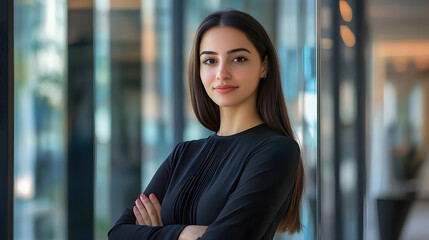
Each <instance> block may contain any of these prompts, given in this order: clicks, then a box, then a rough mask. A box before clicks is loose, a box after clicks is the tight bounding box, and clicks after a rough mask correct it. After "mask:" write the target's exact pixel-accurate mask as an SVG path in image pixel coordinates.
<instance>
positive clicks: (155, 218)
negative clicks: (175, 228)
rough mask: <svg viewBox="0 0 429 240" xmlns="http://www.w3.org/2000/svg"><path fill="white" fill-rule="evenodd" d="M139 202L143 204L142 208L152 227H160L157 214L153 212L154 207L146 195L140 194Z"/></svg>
mask: <svg viewBox="0 0 429 240" xmlns="http://www.w3.org/2000/svg"><path fill="white" fill-rule="evenodd" d="M140 200H141V201H142V202H143V204H144V207H145V208H146V211H147V213H148V214H149V217H150V221H151V222H152V226H160V225H161V224H160V223H159V218H158V214H157V212H156V210H155V206H154V205H153V204H152V202H151V201H150V200H149V198H148V197H146V195H144V194H141V195H140Z"/></svg>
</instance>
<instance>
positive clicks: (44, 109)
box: [0, 0, 429, 240]
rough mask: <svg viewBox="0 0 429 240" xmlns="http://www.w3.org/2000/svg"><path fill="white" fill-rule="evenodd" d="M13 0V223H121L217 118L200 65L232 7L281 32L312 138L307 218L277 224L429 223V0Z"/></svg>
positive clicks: (70, 232) (406, 230)
mask: <svg viewBox="0 0 429 240" xmlns="http://www.w3.org/2000/svg"><path fill="white" fill-rule="evenodd" d="M0 4H1V5H0V24H1V32H0V33H1V35H0V36H1V39H2V41H0V48H1V56H0V59H1V61H0V62H1V64H0V76H1V78H0V81H1V82H0V189H1V190H0V191H1V192H0V203H1V204H0V239H8V240H11V239H25V240H33V239H96V240H101V239H107V232H108V230H109V229H110V228H111V227H112V226H113V224H114V222H115V221H116V220H117V219H118V217H119V216H120V214H121V213H122V211H123V210H124V209H125V208H126V207H129V206H130V204H132V203H133V202H134V200H135V198H136V196H137V194H139V193H140V192H141V191H143V189H144V188H145V186H146V185H147V184H148V182H149V180H150V179H151V177H152V176H153V174H154V172H155V171H156V169H157V167H158V166H159V165H160V164H161V163H162V162H163V160H164V159H165V158H166V156H167V155H168V154H169V153H170V151H171V150H172V149H173V147H174V146H175V145H176V144H177V143H178V142H181V141H187V140H191V139H199V138H204V137H206V136H208V135H210V134H212V132H210V131H208V130H206V129H204V128H203V127H202V126H201V125H200V124H199V123H198V121H197V120H196V118H195V116H194V114H193V112H192V109H191V106H190V103H189V100H188V92H187V87H186V86H187V85H186V65H187V58H188V54H189V51H190V47H191V45H192V41H193V34H194V33H195V31H196V29H197V27H198V24H199V23H200V22H201V20H202V19H203V18H204V17H205V16H206V15H208V14H210V13H212V12H214V11H216V10H223V9H227V8H234V9H238V10H242V11H245V12H248V13H250V14H251V15H252V16H254V17H255V18H256V19H257V20H258V21H260V22H261V23H262V25H263V26H264V27H265V28H266V30H267V32H268V33H269V34H270V36H271V38H272V40H273V42H274V44H275V46H276V48H277V51H278V54H279V58H280V62H281V74H282V83H283V91H284V94H285V99H286V102H287V105H288V111H289V114H290V117H291V121H292V125H293V126H294V131H295V134H296V136H297V137H298V140H299V144H300V146H301V150H302V157H303V161H304V165H305V170H306V186H305V193H304V197H303V204H302V221H303V230H302V231H301V232H300V233H297V234H294V235H288V234H277V235H276V236H275V239H276V240H281V239H291V240H292V239H293V240H298V239H305V240H313V239H314V240H315V239H334V240H343V239H344V240H345V239H347V240H354V239H356V240H363V239H368V240H395V239H401V240H423V239H427V236H428V234H429V229H428V227H427V223H428V222H429V150H428V149H429V2H428V1H425V0H414V1H402V0H235V1H234V0H210V1H200V0H126V1H124V0H92V1H91V0H69V1H64V0H44V1H39V0H14V1H13V0H4V1H2V2H1V3H0ZM243 227H245V226H243Z"/></svg>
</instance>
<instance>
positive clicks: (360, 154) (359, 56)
mask: <svg viewBox="0 0 429 240" xmlns="http://www.w3.org/2000/svg"><path fill="white" fill-rule="evenodd" d="M354 9H355V12H356V15H355V19H356V70H357V71H356V73H355V74H356V92H357V94H356V96H357V97H356V99H357V101H356V104H357V107H356V110H357V111H356V116H357V119H356V127H357V132H356V143H357V146H356V150H357V151H356V159H357V172H358V174H357V196H358V203H357V204H358V206H357V214H358V216H357V221H358V222H357V223H358V226H357V227H358V230H357V232H358V236H357V239H360V240H363V239H364V220H365V219H364V216H365V207H364V198H365V191H366V147H365V144H366V141H365V132H366V124H365V123H366V102H365V99H366V81H367V80H366V75H365V73H366V71H365V70H366V68H365V40H366V32H365V31H366V30H365V29H366V28H365V1H354Z"/></svg>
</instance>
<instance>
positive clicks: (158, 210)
mask: <svg viewBox="0 0 429 240" xmlns="http://www.w3.org/2000/svg"><path fill="white" fill-rule="evenodd" d="M149 199H150V201H151V202H152V204H153V206H154V207H155V210H156V213H157V215H158V222H159V223H160V224H161V225H162V218H161V203H159V201H158V198H156V196H155V194H153V193H151V194H150V195H149Z"/></svg>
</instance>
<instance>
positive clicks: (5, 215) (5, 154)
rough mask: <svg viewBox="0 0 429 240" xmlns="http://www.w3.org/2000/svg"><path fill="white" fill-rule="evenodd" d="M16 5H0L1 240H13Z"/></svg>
mask: <svg viewBox="0 0 429 240" xmlns="http://www.w3.org/2000/svg"><path fill="white" fill-rule="evenodd" d="M13 71H14V68H13V1H12V0H7V1H1V2H0V239H7V240H12V239H13V88H14V78H13Z"/></svg>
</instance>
